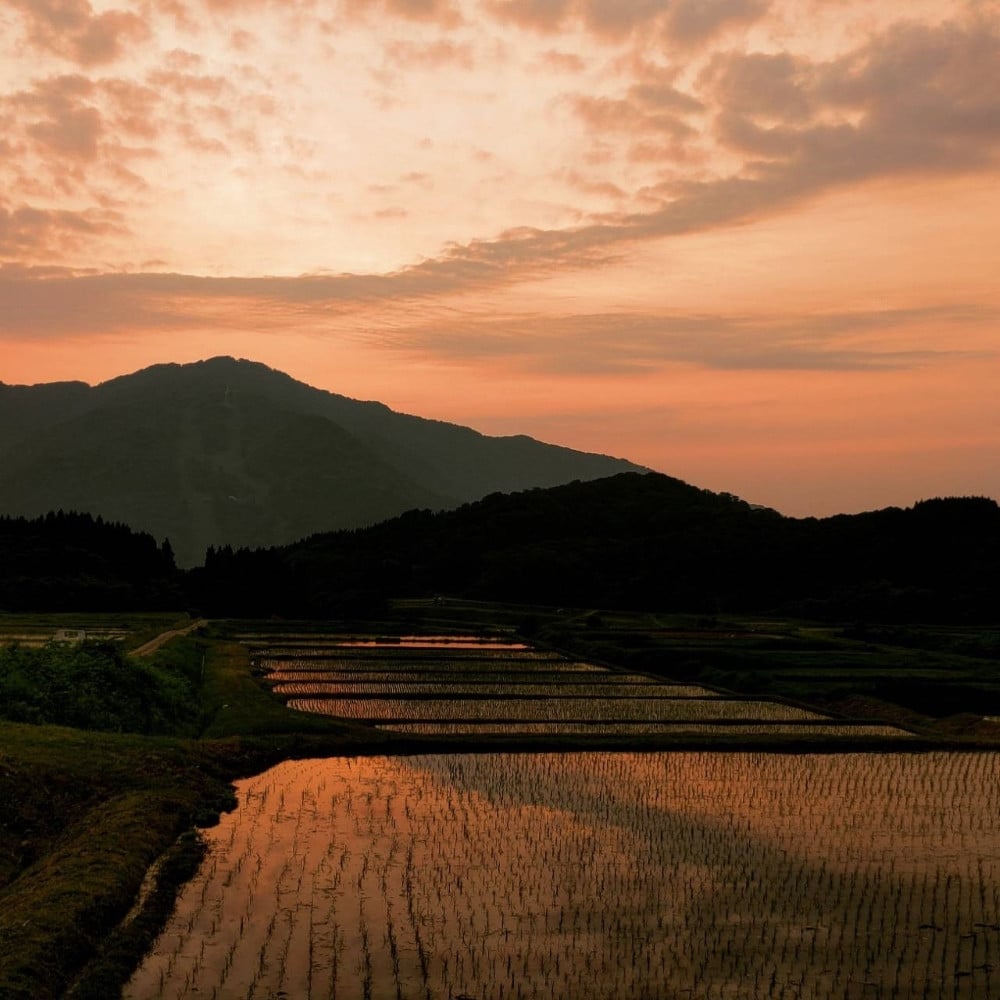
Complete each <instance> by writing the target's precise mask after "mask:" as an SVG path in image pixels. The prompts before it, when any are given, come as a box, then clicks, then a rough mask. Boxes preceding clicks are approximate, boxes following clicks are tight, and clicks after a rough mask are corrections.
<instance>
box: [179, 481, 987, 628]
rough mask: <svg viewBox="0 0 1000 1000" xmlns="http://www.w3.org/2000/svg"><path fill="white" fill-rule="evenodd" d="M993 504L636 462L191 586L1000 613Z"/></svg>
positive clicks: (222, 572)
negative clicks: (793, 489) (775, 499)
mask: <svg viewBox="0 0 1000 1000" xmlns="http://www.w3.org/2000/svg"><path fill="white" fill-rule="evenodd" d="M998 563H1000V507H998V505H997V504H996V503H995V502H994V501H993V500H989V499H985V498H975V497H972V498H951V499H936V500H926V501H922V502H920V503H917V504H915V505H914V506H913V507H911V508H907V509H900V508H887V509H885V510H881V511H872V512H869V513H865V514H855V515H839V516H837V517H832V518H825V519H816V518H804V519H796V518H789V517H783V516H782V515H780V514H778V513H777V512H776V511H773V510H767V509H756V508H753V507H751V506H750V505H749V504H747V503H745V502H743V501H742V500H739V499H738V498H736V497H733V496H731V495H728V494H717V493H712V492H710V491H708V490H701V489H697V488H696V487H693V486H690V485H688V484H686V483H683V482H681V481H680V480H677V479H672V478H670V477H668V476H662V475H658V474H655V473H649V474H646V475H636V474H631V473H626V474H622V475H619V476H614V477H611V478H607V479H602V480H598V481H592V482H586V483H571V484H568V485H564V486H559V487H554V488H551V489H547V490H529V491H526V492H523V493H518V494H515V495H513V496H508V495H499V494H498V495H492V496H489V497H486V498H485V499H483V500H481V501H479V502H476V503H472V504H468V505H466V506H463V507H462V508H460V509H458V510H454V511H446V512H443V513H438V514H434V513H431V512H430V511H413V512H410V513H408V514H406V515H404V516H402V517H400V518H397V519H395V520H393V521H389V522H387V523H384V524H380V525H376V526H374V527H372V528H370V529H367V530H365V531H358V532H350V533H339V534H326V535H318V536H316V537H313V538H310V539H306V540H304V541H302V542H299V543H297V544H294V545H291V546H288V547H287V548H283V549H276V550H273V551H268V552H259V553H252V552H239V551H237V552H232V551H229V550H223V551H213V552H210V553H209V559H208V561H207V563H206V566H205V568H204V570H199V571H195V573H194V574H193V579H192V587H193V590H192V592H193V596H194V599H195V601H196V603H197V604H198V605H199V607H202V608H203V609H204V610H206V611H207V612H209V613H213V614H214V613H218V614H254V615H256V614H270V613H279V614H288V615H293V616H295V615H302V616H322V615H326V614H330V613H336V612H338V611H341V610H357V611H362V610H365V609H366V608H369V609H373V608H376V607H378V606H379V603H380V602H383V601H385V599H387V598H389V597H403V596H412V597H429V596H433V595H435V594H449V595H455V596H464V597H472V598H477V599H485V600H501V601H513V602H518V603H522V604H523V603H537V604H540V605H542V604H545V605H566V606H576V607H602V606H603V607H616V608H634V609H651V610H656V609H659V610H671V611H679V610H684V611H692V612H696V613H701V614H709V615H714V614H718V613H725V612H731V611H746V612H754V613H757V612H778V613H782V614H792V615H798V616H803V617H815V618H827V619H838V620H847V621H862V620H874V621H900V620H904V621H905V620H910V621H927V622H930V621H955V622H963V621H970V622H989V621H995V620H996V609H997V607H998V606H1000V583H998V579H1000V578H998V575H997V573H996V567H997V565H998Z"/></svg>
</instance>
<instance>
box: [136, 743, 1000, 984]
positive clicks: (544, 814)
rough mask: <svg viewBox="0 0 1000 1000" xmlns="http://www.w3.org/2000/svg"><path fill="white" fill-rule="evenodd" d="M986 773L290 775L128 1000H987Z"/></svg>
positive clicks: (947, 763) (772, 760)
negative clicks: (203, 999) (252, 999)
mask: <svg viewBox="0 0 1000 1000" xmlns="http://www.w3.org/2000/svg"><path fill="white" fill-rule="evenodd" d="M998 763H1000V758H998V755H996V754H968V755H961V754H946V753H930V754H891V753H883V754H851V755H829V754H826V755H823V754H816V755H781V754H754V753H730V754H718V753H670V754H604V753H581V754H519V755H510V754H474V755H463V754H458V755H425V756H418V757H410V758H366V759H360V760H358V759H329V760H313V761H296V762H288V763H285V764H281V765H279V766H278V767H276V768H273V769H271V770H270V771H267V772H265V773H264V774H262V775H258V776H257V777H255V778H252V779H249V780H248V781H245V782H241V783H240V785H239V789H238V791H239V801H240V806H239V808H238V809H237V810H236V811H235V812H233V813H231V814H229V815H227V816H225V817H224V818H223V821H222V823H220V825H219V826H218V827H215V828H213V829H211V830H209V831H207V832H206V836H207V837H208V839H209V841H210V844H211V848H210V851H209V854H208V857H207V858H206V861H205V863H204V865H203V867H202V870H201V872H200V873H199V875H198V876H197V877H196V879H195V880H194V881H192V882H191V883H190V884H189V885H188V886H187V888H186V889H185V892H184V894H183V896H182V897H181V899H180V901H179V904H178V907H177V910H176V912H175V914H174V917H173V919H172V921H171V923H170V925H169V926H168V928H167V929H166V930H165V932H164V934H163V935H162V936H161V938H160V940H159V941H158V943H157V945H156V947H155V948H154V950H153V951H152V952H151V953H150V955H149V956H148V957H147V959H146V960H145V962H144V963H143V965H142V966H141V967H140V968H139V969H138V970H137V972H136V974H135V976H134V978H133V980H132V982H131V983H130V984H129V986H128V988H127V990H126V992H125V996H126V997H129V998H134V1000H138V998H143V1000H146V998H154V997H163V998H167V997H178V998H179V997H188V996H192V995H195V991H197V995H200V996H216V997H236V996H240V997H244V996H258V997H260V996H280V995H286V996H297V997H331V996H337V997H359V998H362V997H368V996H370V997H399V998H425V1000H426V998H430V1000H438V998H441V1000H445V998H448V1000H452V998H456V997H458V996H462V995H465V996H469V997H476V998H479V1000H486V998H490V1000H500V998H504V1000H509V998H512V997H523V998H550V1000H572V998H578V997H582V996H606V997H611V996H615V997H647V996H692V997H694V996H696V997H705V998H708V1000H729V998H745V997H748V996H750V997H754V998H780V997H796V998H804V1000H841V998H844V997H848V998H855V997H856V998H862V997H869V996H881V997H895V998H899V1000H903V998H914V997H924V996H926V997H945V996H947V997H967V998H969V1000H977V998H985V997H989V996H996V995H998V993H1000V828H998V825H997V823H996V816H997V813H998V809H1000V788H998V784H997V782H996V780H995V779H996V773H997V765H998Z"/></svg>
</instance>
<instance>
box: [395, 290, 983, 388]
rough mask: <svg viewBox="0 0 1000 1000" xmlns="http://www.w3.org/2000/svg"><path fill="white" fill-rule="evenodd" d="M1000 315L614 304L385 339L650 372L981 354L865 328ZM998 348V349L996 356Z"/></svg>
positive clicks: (869, 364) (574, 368)
mask: <svg viewBox="0 0 1000 1000" xmlns="http://www.w3.org/2000/svg"><path fill="white" fill-rule="evenodd" d="M998 318H1000V313H998V311H997V310H996V309H990V308H987V307H981V306H942V307H929V308H922V309H895V310H882V311H872V312H843V313H830V314H824V315H814V314H807V315H802V316H792V315H765V316H756V315H754V316H750V315H727V314H721V313H720V314H690V315H678V314H672V313H671V314H664V315H659V314H644V313H628V312H623V313H617V312H616V313H602V314H588V315H575V316H548V315H537V316H530V315H529V316H511V317H505V318H500V319H497V318H494V317H485V318H476V319H470V318H468V317H460V318H458V319H457V320H453V321H451V322H440V321H438V322H435V323H434V324H432V325H425V326H419V327H416V328H414V329H408V330H407V329H404V330H402V331H400V332H397V333H394V334H391V335H386V336H385V337H384V340H383V343H384V345H385V346H387V347H390V348H394V349H397V350H400V351H403V352H407V353H414V354H417V355H424V356H431V357H433V358H435V359H436V360H439V361H441V360H445V361H448V362H449V363H456V362H457V363H468V362H483V361H489V362H494V363H503V364H506V365H507V366H509V367H513V368H515V369H518V370H524V371H532V372H540V373H545V374H549V375H579V374H589V373H600V374H606V373H617V374H619V375H634V374H645V373H648V372H651V371H654V370H656V369H660V368H662V367H663V366H664V365H668V364H677V363H682V364H692V365H697V366H699V367H702V368H708V369H713V370H719V371H743V370H755V371H765V370H766V371H776V370H777V371H885V370H896V369H906V368H913V367H917V366H923V365H926V364H928V363H931V362H933V361H936V360H939V359H941V358H945V357H948V358H956V357H961V358H969V357H980V356H981V355H975V354H973V353H972V352H966V351H963V350H961V349H957V350H955V349H953V350H940V351H936V350H930V351H926V350H925V351H916V350H886V349H876V348H872V347H870V346H868V347H866V346H864V344H863V342H862V343H860V345H859V338H863V335H865V334H872V333H878V332H883V331H885V330H888V329H894V328H898V327H906V328H913V327H921V328H928V327H930V328H933V327H936V326H938V325H940V324H943V323H948V324H953V325H954V324H957V325H963V324H968V325H970V326H975V327H981V326H982V324H984V323H989V322H995V321H996V320H997V319H998ZM998 355H1000V351H998V352H995V353H994V354H993V355H992V357H993V358H996V357H997V356H998Z"/></svg>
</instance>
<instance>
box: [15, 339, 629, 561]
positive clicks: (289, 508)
mask: <svg viewBox="0 0 1000 1000" xmlns="http://www.w3.org/2000/svg"><path fill="white" fill-rule="evenodd" d="M635 469H638V467H637V466H634V465H632V464H631V463H629V462H625V461H622V460H620V459H614V458H609V457H607V456H603V455H592V454H587V453H583V452H578V451H573V450H572V449H569V448H560V447H557V446H555V445H548V444H543V443H541V442H539V441H535V440H533V439H531V438H527V437H523V436H518V437H488V436H486V435H483V434H480V433H478V432H476V431H474V430H471V429H469V428H466V427H460V426H457V425H454V424H447V423H442V422H440V421H433V420H425V419H422V418H419V417H413V416H408V415H405V414H400V413H396V412H394V411H393V410H390V409H389V408H388V407H386V406H384V405H382V404H381V403H374V402H360V401H358V400H353V399H348V398H347V397H345V396H338V395H336V394H333V393H329V392H325V391H323V390H319V389H314V388H312V387H311V386H308V385H305V384H304V383H302V382H297V381H295V380H294V379H292V378H290V377H289V376H287V375H285V374H283V373H281V372H277V371H274V370H272V369H270V368H267V367H266V366H264V365H261V364H257V363H254V362H250V361H236V360H234V359H232V358H213V359H211V360H209V361H202V362H197V363H195V364H189V365H156V366H154V367H152V368H147V369H144V370H142V371H139V372H136V373H134V374H132V375H126V376H123V377H121V378H117V379H113V380H111V381H109V382H105V383H102V384H101V385H98V386H95V387H93V388H90V387H89V386H87V385H85V384H83V383H81V382H66V383H54V384H49V385H39V386H7V385H3V384H2V383H0V514H8V515H20V516H27V517H35V516H38V515H41V514H44V513H46V512H47V511H50V510H58V509H63V510H74V511H80V512H89V513H92V514H94V515H95V516H96V515H100V516H102V517H104V518H105V519H108V520H113V521H120V522H123V523H125V524H128V525H130V526H131V527H133V528H135V529H136V530H140V531H146V532H149V533H150V534H152V535H153V536H155V537H156V538H158V539H163V538H169V539H170V541H171V544H172V546H173V549H174V552H175V554H176V557H177V561H178V564H179V565H182V566H191V565H195V564H197V563H200V562H201V561H202V560H203V558H204V554H205V550H206V549H207V547H208V546H210V545H215V546H223V545H227V544H228V545H233V546H250V547H256V546H267V545H279V544H284V543H289V542H292V541H294V540H296V539H299V538H302V537H304V536H307V535H310V534H313V533H316V532H319V531H331V530H337V529H344V528H354V527H359V526H363V525H369V524H373V523H375V522H377V521H380V520H384V519H386V518H390V517H393V516H395V515H398V514H400V513H402V512H404V511H406V510H410V509H413V508H431V509H445V508H449V507H455V506H458V505H459V504H462V503H465V502H467V501H470V500H474V499H478V498H479V497H482V496H485V495H486V494H488V493H491V492H495V491H502V492H510V491H516V490H523V489H527V488H531V487H539V486H542V487H544V486H553V485H557V484H559V483H565V482H569V481H571V480H576V479H581V480H587V479H594V478H599V477H603V476H608V475H613V474H615V473H618V472H623V471H626V470H635Z"/></svg>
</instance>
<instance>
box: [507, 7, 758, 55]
mask: <svg viewBox="0 0 1000 1000" xmlns="http://www.w3.org/2000/svg"><path fill="white" fill-rule="evenodd" d="M767 8H768V0H492V2H489V3H488V8H487V9H488V10H489V11H490V12H491V13H492V14H493V15H494V16H495V17H497V18H498V19H500V20H502V21H507V22H509V23H512V24H516V25H518V26H519V27H521V28H525V29H528V30H533V31H541V32H548V33H556V32H558V31H562V30H564V29H565V28H566V27H567V26H569V25H580V26H582V27H583V28H584V29H586V30H587V31H589V32H590V33H591V34H593V35H594V36H596V37H598V38H602V39H604V40H607V41H620V40H622V39H624V38H626V37H628V36H629V35H631V34H632V33H633V32H634V31H635V30H636V29H637V28H640V27H641V28H643V29H644V30H645V31H649V30H650V29H651V28H652V27H653V26H656V27H657V29H658V30H659V32H661V33H662V35H663V37H664V38H665V39H666V40H667V42H668V43H673V44H680V45H684V46H690V45H695V44H701V43H703V42H706V41H708V40H709V39H711V38H712V37H714V36H715V35H717V34H718V33H719V32H720V31H722V30H723V29H725V28H728V27H730V26H732V25H736V24H747V23H749V22H751V21H755V20H757V19H758V18H760V17H762V16H763V15H764V14H765V13H766V11H767Z"/></svg>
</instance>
